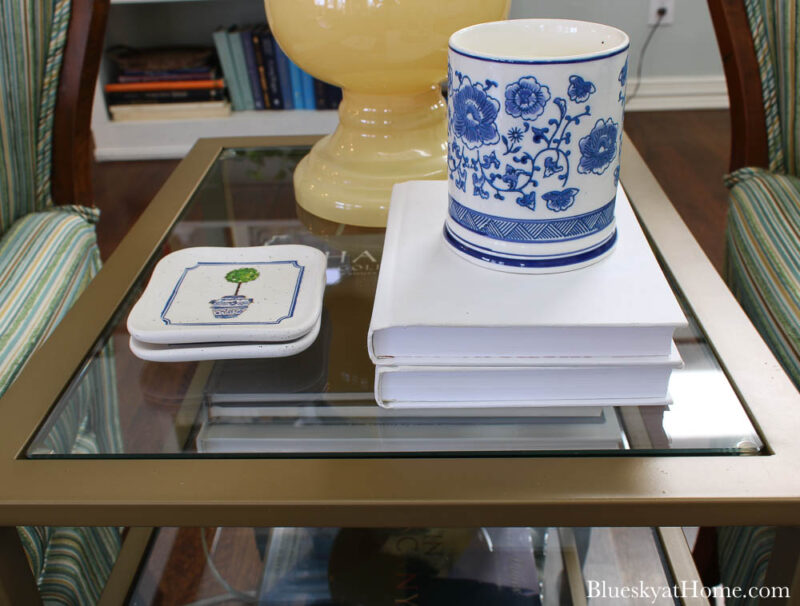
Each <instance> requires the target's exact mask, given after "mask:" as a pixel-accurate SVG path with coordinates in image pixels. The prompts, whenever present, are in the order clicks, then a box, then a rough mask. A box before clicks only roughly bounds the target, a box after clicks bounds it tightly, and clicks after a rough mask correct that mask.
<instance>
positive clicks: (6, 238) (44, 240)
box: [0, 0, 120, 605]
mask: <svg viewBox="0 0 800 606" xmlns="http://www.w3.org/2000/svg"><path fill="white" fill-rule="evenodd" d="M107 11H108V0H97V1H93V0H0V396H2V394H3V393H4V392H5V391H6V389H7V388H8V386H9V385H10V384H11V382H13V381H14V379H15V377H16V376H17V374H18V373H19V372H20V370H21V369H22V367H23V366H24V365H25V363H26V362H27V360H28V358H29V357H30V355H31V354H32V353H33V351H34V350H35V349H36V348H37V347H38V345H39V344H40V343H41V342H42V341H43V340H44V339H46V338H47V336H48V334H49V333H50V332H51V330H52V329H53V328H54V326H55V325H56V324H57V323H58V322H59V321H60V320H61V318H62V317H63V316H64V314H65V313H66V312H67V310H68V309H69V307H70V306H71V305H72V303H73V302H74V301H75V300H76V299H77V297H78V295H79V294H80V292H81V291H82V290H83V288H84V287H85V286H86V285H87V284H88V283H89V281H90V280H91V279H92V276H94V274H95V273H96V272H97V271H98V269H99V267H100V254H99V251H98V248H97V241H96V237H95V229H94V223H95V222H96V221H97V218H98V212H97V210H95V209H93V208H90V207H89V206H87V205H90V204H91V201H92V198H91V187H90V186H91V173H90V170H91V153H92V151H91V133H90V126H89V119H90V113H91V100H92V96H93V91H94V83H95V81H96V78H97V72H98V69H99V60H100V51H101V48H102V44H103V35H104V30H105V23H106V16H107ZM105 353H106V355H105V356H104V357H103V360H104V362H105V364H100V365H98V368H97V369H93V370H92V373H91V374H92V376H89V377H87V378H86V379H84V380H83V381H82V383H81V386H80V387H79V388H78V389H77V390H76V392H75V393H74V395H73V396H72V397H74V398H79V401H80V405H79V406H74V407H71V408H70V409H71V410H74V411H78V413H77V414H74V413H73V414H71V415H70V416H69V417H67V416H66V415H64V416H63V418H60V419H59V420H58V422H57V427H56V428H55V430H54V431H52V432H51V434H52V438H51V441H52V442H53V443H52V444H51V446H52V448H53V449H54V450H57V451H59V452H65V451H66V452H70V451H71V452H76V453H78V452H82V453H85V452H90V451H92V450H95V449H97V448H103V449H104V450H106V451H108V450H112V451H113V450H118V449H119V447H120V438H119V431H118V428H117V425H116V423H115V406H116V401H115V400H114V398H113V397H111V396H109V391H108V390H107V389H105V388H106V387H107V386H108V385H109V383H110V382H111V381H113V359H112V358H111V357H110V352H105ZM0 422H2V420H0ZM56 442H57V443H56ZM19 533H20V537H21V539H22V542H23V545H24V547H25V549H26V552H27V554H28V558H29V560H30V563H31V567H32V569H33V572H34V575H35V578H36V579H37V582H38V585H39V588H40V592H41V595H42V599H43V601H44V602H45V604H70V605H74V604H81V605H82V604H92V603H94V602H95V601H96V599H97V597H98V596H99V593H100V591H101V590H102V587H103V584H104V582H105V579H106V577H107V575H108V572H109V570H110V567H111V564H112V563H113V561H114V558H115V556H116V553H117V551H118V550H119V546H120V535H119V529H116V528H20V529H19Z"/></svg>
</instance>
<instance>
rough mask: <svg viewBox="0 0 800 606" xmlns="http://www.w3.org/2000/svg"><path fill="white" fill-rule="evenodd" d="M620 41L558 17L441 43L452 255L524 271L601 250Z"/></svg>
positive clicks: (611, 178) (608, 205) (615, 143)
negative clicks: (445, 50) (444, 48)
mask: <svg viewBox="0 0 800 606" xmlns="http://www.w3.org/2000/svg"><path fill="white" fill-rule="evenodd" d="M629 44H630V39H629V38H628V35H627V34H625V33H624V32H622V31H620V30H618V29H616V28H614V27H610V26H607V25H600V24H597V23H587V22H584V21H567V20H561V19H520V20H511V21H498V22H492V23H482V24H480V25H474V26H472V27H468V28H466V29H462V30H460V31H458V32H456V33H455V34H453V35H452V37H451V38H450V49H449V67H448V74H447V78H448V88H449V95H448V101H447V112H448V116H447V118H448V193H449V212H448V216H447V220H446V222H445V228H444V236H445V239H446V240H447V242H448V243H449V244H450V245H451V247H452V249H453V250H454V251H455V252H457V253H458V254H460V255H462V256H464V257H466V258H467V259H469V260H470V261H473V262H475V263H478V264H480V265H485V266H487V267H492V268H494V269H501V270H505V271H516V272H525V273H530V272H539V273H541V272H556V271H565V270H569V269H577V268H579V267H583V266H585V265H588V264H591V263H594V262H596V261H599V260H600V259H602V258H603V257H605V256H606V255H608V254H610V253H611V251H612V250H613V247H614V243H615V241H616V226H615V222H614V203H615V199H616V191H617V182H618V180H619V159H620V145H621V143H622V116H623V108H624V105H625V83H626V80H627V71H628V61H627V59H628V47H629Z"/></svg>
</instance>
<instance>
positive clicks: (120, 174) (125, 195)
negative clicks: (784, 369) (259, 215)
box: [94, 111, 730, 604]
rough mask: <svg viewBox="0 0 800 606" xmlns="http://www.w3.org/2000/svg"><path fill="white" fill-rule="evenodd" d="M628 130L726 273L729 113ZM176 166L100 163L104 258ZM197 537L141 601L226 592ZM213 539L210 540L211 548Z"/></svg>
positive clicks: (174, 539)
mask: <svg viewBox="0 0 800 606" xmlns="http://www.w3.org/2000/svg"><path fill="white" fill-rule="evenodd" d="M625 127H626V132H627V135H628V136H629V137H630V138H631V140H632V141H633V142H634V144H635V145H636V147H637V148H638V149H639V151H640V153H641V154H642V156H643V157H644V159H645V161H646V162H647V163H648V164H649V166H650V168H651V170H652V171H653V173H654V174H655V176H656V178H657V179H658V181H659V183H660V184H661V186H662V187H663V188H664V190H665V191H666V192H667V195H668V196H669V197H670V199H671V200H672V201H673V204H675V206H676V207H677V209H678V211H679V213H680V214H681V216H682V217H683V219H684V221H685V222H686V223H687V225H688V226H689V228H690V230H691V231H692V233H693V234H694V235H695V237H696V238H697V240H698V241H699V242H700V245H701V246H702V248H703V249H704V250H705V252H706V254H707V255H708V256H709V258H710V259H711V261H712V262H713V264H714V266H715V267H717V269H718V270H721V268H722V262H723V253H724V230H725V216H726V212H727V193H726V190H725V188H724V187H723V185H722V176H723V174H724V173H725V172H726V170H727V163H728V150H729V145H730V132H729V124H728V112H727V111H690V112H638V113H630V114H628V115H627V116H626V117H625ZM176 165H177V162H176V161H147V162H115V163H100V164H96V165H95V167H94V185H95V200H96V204H97V206H98V207H99V208H100V209H101V210H102V219H101V221H100V224H99V227H98V239H99V243H100V248H101V252H102V255H103V258H104V259H107V258H108V257H109V256H110V255H111V253H112V252H113V251H114V249H115V248H116V246H117V244H118V243H119V241H120V240H121V239H122V238H123V237H124V235H125V234H126V233H127V231H128V230H129V229H130V227H131V226H132V225H133V223H134V222H135V221H136V219H137V218H138V217H139V215H140V214H141V212H142V211H143V210H144V208H145V207H146V206H147V204H148V202H149V201H150V200H151V199H152V197H153V196H154V195H155V193H156V192H157V191H158V189H159V188H160V187H161V185H162V184H163V183H164V181H165V180H166V179H167V177H168V176H169V175H170V173H171V172H172V171H173V170H174V168H175V166H176ZM228 534H230V533H228ZM228 534H226V535H225V536H226V537H227V536H228ZM245 534H246V533H245ZM199 536H200V535H199V532H198V531H197V530H195V529H181V530H177V529H176V530H170V531H168V532H166V533H164V534H163V536H162V539H163V540H162V543H161V545H162V546H161V548H160V549H159V550H157V553H155V554H154V558H155V560H157V561H153V560H151V564H152V566H151V567H150V568H149V570H150V572H151V574H150V575H149V580H148V581H145V583H144V585H143V586H141V587H140V589H141V593H139V594H138V596H137V597H138V598H139V601H137V603H143V604H145V603H146V604H179V603H185V602H186V601H191V600H192V599H198V598H199V597H201V596H203V595H208V594H209V593H210V594H211V595H214V593H218V592H219V590H220V589H221V587H220V586H219V584H218V582H217V581H216V580H215V578H214V576H213V575H211V574H210V573H209V571H208V569H207V568H206V566H205V558H204V557H203V555H202V550H201V544H200V540H199ZM214 536H215V535H214V534H213V533H211V534H209V535H208V538H209V541H210V542H211V543H212V544H213V543H215V539H214ZM247 544H248V545H249V552H248V553H247V554H246V557H245V556H242V559H241V560H240V561H239V565H235V567H234V570H229V571H226V577H227V578H230V579H231V580H232V582H234V585H236V586H237V587H241V588H245V587H248V586H249V587H251V588H252V587H254V586H255V584H256V583H257V580H258V575H259V570H258V569H257V566H254V565H253V562H258V557H257V553H256V552H255V548H254V547H253V543H252V541H250V542H248V543H247ZM224 546H225V543H224V542H223V543H220V544H219V545H218V546H217V548H216V549H213V550H214V551H215V552H217V554H218V555H220V556H221V555H222V553H220V552H218V551H217V549H219V550H220V551H224V550H225V549H227V547H224ZM223 548H224V549H223ZM220 560H228V558H222V557H221V558H220ZM248 563H249V564H248ZM227 564H228V565H230V561H228V562H227ZM228 575H231V576H228ZM147 576H148V575H145V577H147ZM206 592H208V593H206ZM226 603H227V602H226ZM230 603H239V602H238V601H236V600H233V601H231V602H230Z"/></svg>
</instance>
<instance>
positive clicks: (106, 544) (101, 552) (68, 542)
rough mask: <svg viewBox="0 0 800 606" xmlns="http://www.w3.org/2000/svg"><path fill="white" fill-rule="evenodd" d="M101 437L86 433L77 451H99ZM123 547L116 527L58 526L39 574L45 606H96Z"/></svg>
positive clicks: (52, 530) (51, 536) (86, 452)
mask: <svg viewBox="0 0 800 606" xmlns="http://www.w3.org/2000/svg"><path fill="white" fill-rule="evenodd" d="M97 444H98V438H97V436H95V435H94V434H92V433H91V432H86V431H84V432H82V433H81V434H80V435H79V436H78V438H77V440H76V441H75V445H74V447H73V448H72V452H73V454H96V453H97V452H98V449H97ZM121 546H122V539H121V535H120V532H119V529H117V528H113V527H98V528H94V527H78V528H54V529H51V532H50V540H49V541H48V543H47V547H46V551H45V554H44V567H43V569H42V571H41V573H40V575H39V578H38V583H39V593H40V595H41V596H42V601H43V602H44V604H45V606H57V605H58V606H92V605H93V604H95V603H97V600H98V598H99V597H100V594H101V593H102V591H103V587H104V586H105V583H106V579H108V575H109V574H110V572H111V568H112V567H113V565H114V562H115V561H116V558H117V554H118V553H119V550H120V547H121Z"/></svg>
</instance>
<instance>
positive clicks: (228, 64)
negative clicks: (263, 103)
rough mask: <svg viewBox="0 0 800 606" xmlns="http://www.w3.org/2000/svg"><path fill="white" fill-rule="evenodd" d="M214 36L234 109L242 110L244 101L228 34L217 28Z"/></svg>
mask: <svg viewBox="0 0 800 606" xmlns="http://www.w3.org/2000/svg"><path fill="white" fill-rule="evenodd" d="M212 38H213V40H214V46H215V47H216V48H217V58H218V59H219V64H220V67H222V76H223V78H224V79H225V84H226V85H227V87H228V94H229V95H230V97H231V103H232V104H233V109H235V110H237V111H238V110H242V109H244V103H243V101H242V98H241V97H240V95H239V87H238V86H237V83H236V71H235V70H234V69H233V57H231V51H230V47H229V46H228V37H227V34H226V33H225V32H224V31H223V30H217V31H215V32H214V33H213V35H212Z"/></svg>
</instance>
